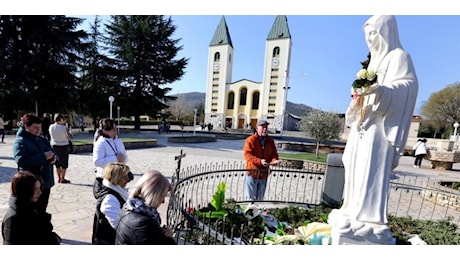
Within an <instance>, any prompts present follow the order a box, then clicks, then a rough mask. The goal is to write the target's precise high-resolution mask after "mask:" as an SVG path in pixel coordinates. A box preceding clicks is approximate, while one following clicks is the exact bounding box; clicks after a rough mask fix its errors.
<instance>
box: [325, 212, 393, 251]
mask: <svg viewBox="0 0 460 260" xmlns="http://www.w3.org/2000/svg"><path fill="white" fill-rule="evenodd" d="M328 223H329V224H330V225H331V242H332V245H394V244H396V239H395V238H394V237H393V236H392V234H391V230H390V227H389V226H388V225H387V224H376V223H368V222H361V221H358V220H350V219H349V218H347V217H346V216H344V215H343V214H341V212H340V210H333V211H332V212H331V214H329V219H328Z"/></svg>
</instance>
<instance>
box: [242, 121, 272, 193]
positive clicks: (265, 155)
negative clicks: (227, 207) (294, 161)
mask: <svg viewBox="0 0 460 260" xmlns="http://www.w3.org/2000/svg"><path fill="white" fill-rule="evenodd" d="M268 125H269V123H268V122H267V120H264V119H260V120H259V121H257V126H256V132H255V133H254V134H252V135H251V136H249V137H248V138H247V139H246V141H245V143H244V148H243V155H244V159H245V161H246V170H247V171H246V173H247V174H246V176H245V179H244V198H245V199H246V200H262V199H263V198H264V194H265V189H266V188H267V179H268V175H269V167H270V166H274V165H278V164H279V163H280V160H279V158H278V151H277V149H276V146H275V141H274V140H273V138H271V137H270V136H268V130H267V128H268Z"/></svg>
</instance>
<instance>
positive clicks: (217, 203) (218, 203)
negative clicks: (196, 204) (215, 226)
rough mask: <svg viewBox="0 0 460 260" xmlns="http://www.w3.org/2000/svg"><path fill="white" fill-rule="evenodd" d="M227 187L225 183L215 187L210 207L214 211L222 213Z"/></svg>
mask: <svg viewBox="0 0 460 260" xmlns="http://www.w3.org/2000/svg"><path fill="white" fill-rule="evenodd" d="M226 189H227V186H226V185H225V182H221V183H220V184H219V185H217V191H216V193H214V195H213V196H212V200H211V205H212V206H213V207H214V208H215V209H216V211H222V205H223V204H224V202H225V190H226Z"/></svg>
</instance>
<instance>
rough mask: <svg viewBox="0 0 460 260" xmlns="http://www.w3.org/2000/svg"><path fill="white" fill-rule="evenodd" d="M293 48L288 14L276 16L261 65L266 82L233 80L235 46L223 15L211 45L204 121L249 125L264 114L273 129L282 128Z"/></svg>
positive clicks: (253, 125) (222, 125) (241, 127)
mask: <svg viewBox="0 0 460 260" xmlns="http://www.w3.org/2000/svg"><path fill="white" fill-rule="evenodd" d="M261 50H262V48H261ZM291 50H292V41H291V34H290V32H289V27H288V21H287V18H286V16H284V15H280V16H277V17H276V18H275V21H274V23H273V26H272V28H271V30H270V31H269V32H268V36H267V40H266V44H265V61H264V67H263V68H261V69H263V71H264V73H263V75H264V76H263V82H255V81H253V80H251V79H238V80H236V81H232V70H233V61H234V60H233V53H234V50H233V44H232V39H231V37H230V33H229V30H228V27H227V23H226V21H225V17H224V16H223V17H222V18H221V20H220V23H219V25H218V26H217V29H216V31H215V33H214V36H213V38H212V40H211V43H210V45H209V54H208V68H207V69H208V73H207V75H208V79H207V86H206V101H205V102H206V103H205V123H206V124H212V125H214V126H215V127H216V126H217V127H222V128H224V127H227V128H229V129H247V128H253V127H255V125H256V122H257V120H258V119H260V118H262V119H266V120H267V121H268V122H269V123H270V125H269V130H270V131H273V132H282V131H283V127H282V126H283V125H284V124H285V122H284V121H285V116H286V114H287V113H286V98H287V90H288V88H289V87H288V79H289V66H290V59H291ZM238 66H251V65H250V64H243V65H238Z"/></svg>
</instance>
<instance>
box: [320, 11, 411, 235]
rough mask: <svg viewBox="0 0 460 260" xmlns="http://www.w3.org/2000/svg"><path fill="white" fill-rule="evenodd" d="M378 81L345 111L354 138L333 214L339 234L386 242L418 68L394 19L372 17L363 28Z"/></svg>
mask: <svg viewBox="0 0 460 260" xmlns="http://www.w3.org/2000/svg"><path fill="white" fill-rule="evenodd" d="M363 31H364V35H365V40H366V43H367V46H368V47H369V51H370V54H371V58H370V62H369V65H368V71H370V70H372V71H375V72H376V74H377V83H375V84H373V85H372V86H371V87H370V88H369V89H368V90H367V91H366V92H364V93H363V94H362V95H363V99H362V100H361V101H362V102H358V101H357V99H353V100H352V101H351V103H350V105H349V107H348V109H347V111H346V124H347V125H348V126H349V127H350V134H349V137H348V140H347V144H346V146H345V150H344V154H343V157H342V160H343V164H344V168H345V185H344V192H343V205H342V207H341V208H340V209H336V210H333V211H332V212H331V214H330V215H329V220H328V222H329V224H331V226H332V230H333V231H335V232H337V233H339V234H340V233H342V234H347V236H353V237H356V238H357V239H358V240H369V241H374V242H376V243H382V244H388V243H389V242H390V241H391V239H392V237H391V231H390V228H389V226H388V218H387V208H388V193H389V182H390V177H391V174H392V171H393V169H394V168H395V167H396V166H397V165H398V163H399V157H400V156H401V154H402V153H403V152H404V149H405V145H406V141H407V135H408V131H409V127H410V123H411V119H412V114H413V111H414V106H415V101H416V98H417V92H418V82H417V77H416V74H415V69H414V65H413V63H412V60H411V57H410V56H409V54H408V53H407V52H406V51H405V50H404V49H403V48H402V46H401V43H400V41H399V36H398V28H397V24H396V19H395V17H394V16H391V15H390V16H386V15H385V16H372V17H371V18H370V19H369V20H367V21H366V22H365V24H364V26H363Z"/></svg>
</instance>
